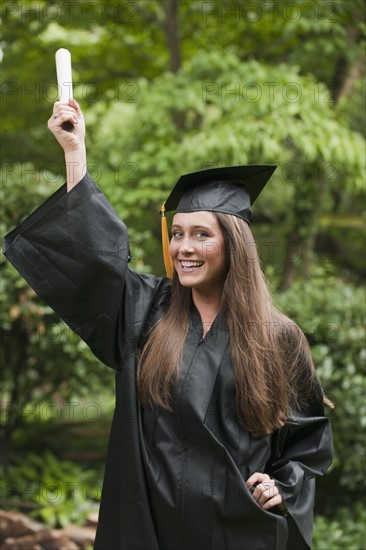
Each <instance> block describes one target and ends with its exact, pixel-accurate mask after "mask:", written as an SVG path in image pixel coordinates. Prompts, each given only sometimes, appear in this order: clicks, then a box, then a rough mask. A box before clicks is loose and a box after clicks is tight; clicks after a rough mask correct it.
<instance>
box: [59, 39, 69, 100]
mask: <svg viewBox="0 0 366 550" xmlns="http://www.w3.org/2000/svg"><path fill="white" fill-rule="evenodd" d="M56 72H57V84H58V94H59V101H60V102H61V103H68V101H69V99H71V98H72V73H71V53H70V52H69V50H66V49H65V48H60V49H59V50H57V52H56Z"/></svg>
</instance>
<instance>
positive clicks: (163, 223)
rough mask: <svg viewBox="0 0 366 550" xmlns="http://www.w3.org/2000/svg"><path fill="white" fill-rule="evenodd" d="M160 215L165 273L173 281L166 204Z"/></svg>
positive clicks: (162, 207) (163, 205)
mask: <svg viewBox="0 0 366 550" xmlns="http://www.w3.org/2000/svg"><path fill="white" fill-rule="evenodd" d="M160 214H161V241H162V245H163V256H164V265H165V271H166V276H167V277H168V278H169V279H172V278H173V271H174V267H173V261H172V258H171V256H170V254H169V232H168V224H167V220H166V216H165V202H164V203H163V204H162V206H161V209H160Z"/></svg>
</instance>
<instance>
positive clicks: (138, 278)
mask: <svg viewBox="0 0 366 550" xmlns="http://www.w3.org/2000/svg"><path fill="white" fill-rule="evenodd" d="M55 117H56V118H55ZM65 122H69V123H72V124H73V125H74V127H73V129H72V131H71V132H68V131H67V130H65V129H64V128H63V127H62V125H63V124H64V123H65ZM48 125H49V127H50V129H51V131H52V132H53V134H54V135H55V137H56V139H57V140H58V142H59V143H60V145H61V146H62V148H63V149H64V151H65V159H66V168H67V177H68V180H67V184H65V185H63V186H62V187H61V188H60V189H58V190H57V191H56V192H55V193H54V194H53V195H51V196H50V197H49V198H48V199H47V200H46V201H45V202H44V203H43V204H42V205H41V206H39V207H38V208H37V209H36V210H35V211H34V212H32V213H31V214H30V215H29V216H28V218H26V219H25V220H24V221H23V222H22V223H21V224H20V225H18V227H16V228H15V229H13V230H12V231H11V232H10V233H9V234H8V235H6V236H5V238H4V248H3V250H4V254H5V256H6V257H7V258H8V259H9V260H10V261H11V262H12V264H13V265H14V266H15V268H16V269H17V270H18V271H19V273H20V274H21V275H22V276H23V277H24V279H25V280H26V281H27V282H28V283H29V285H30V286H31V287H32V288H33V289H34V290H35V292H36V293H37V294H38V295H39V296H40V297H41V298H42V299H43V300H44V301H45V302H46V303H47V304H48V305H49V306H50V307H52V309H54V311H55V312H56V313H57V314H58V315H59V316H60V317H61V318H62V319H63V320H64V321H65V322H66V323H67V324H68V325H69V326H70V327H71V328H72V329H73V330H74V331H75V332H76V333H78V334H79V335H80V336H81V337H82V338H83V339H84V340H85V341H86V343H87V344H88V345H89V347H90V348H91V349H92V351H93V352H94V353H95V355H96V356H97V357H98V358H99V359H101V360H102V361H103V362H104V363H106V364H107V365H109V366H111V367H114V368H117V369H118V368H122V365H123V362H124V357H125V356H126V354H129V353H130V351H131V347H134V346H136V345H138V341H139V336H140V332H141V331H142V329H143V326H144V323H145V321H146V318H147V316H148V314H149V311H150V308H151V306H152V304H153V303H154V301H155V300H156V298H157V293H158V292H159V296H160V291H161V290H162V287H163V286H164V284H165V283H164V282H163V281H162V279H157V278H155V277H153V276H150V275H141V274H138V273H136V272H135V271H133V270H132V269H130V268H129V267H128V262H129V261H130V259H131V258H130V251H129V243H128V235H127V228H126V226H125V224H124V223H123V222H122V221H121V219H120V218H119V216H118V214H117V213H116V211H115V210H114V208H113V207H112V205H111V204H110V203H109V201H108V199H107V198H106V196H105V195H104V193H103V192H102V191H101V189H100V188H99V187H98V185H96V183H95V182H94V181H93V179H92V178H91V177H90V175H89V173H88V172H87V170H86V157H85V145H84V136H85V126H84V118H83V115H82V113H81V110H80V108H79V106H78V104H77V103H76V101H74V100H70V102H69V104H68V105H65V104H60V103H56V104H55V106H54V110H53V114H52V116H51V118H50V119H49V122H48ZM161 283H163V284H161Z"/></svg>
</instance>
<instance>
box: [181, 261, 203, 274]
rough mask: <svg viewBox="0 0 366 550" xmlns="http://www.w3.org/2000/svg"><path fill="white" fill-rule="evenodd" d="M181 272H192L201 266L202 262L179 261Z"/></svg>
mask: <svg viewBox="0 0 366 550" xmlns="http://www.w3.org/2000/svg"><path fill="white" fill-rule="evenodd" d="M179 263H180V265H181V268H182V270H183V271H193V270H195V269H198V268H199V267H201V266H202V265H203V262H194V261H189V260H179Z"/></svg>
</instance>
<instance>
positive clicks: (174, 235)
mask: <svg viewBox="0 0 366 550" xmlns="http://www.w3.org/2000/svg"><path fill="white" fill-rule="evenodd" d="M182 235H183V233H182V232H181V231H172V239H179V237H181V236H182Z"/></svg>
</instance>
